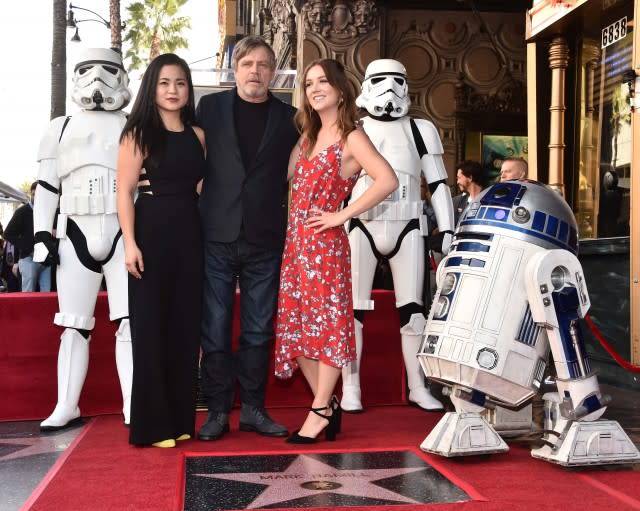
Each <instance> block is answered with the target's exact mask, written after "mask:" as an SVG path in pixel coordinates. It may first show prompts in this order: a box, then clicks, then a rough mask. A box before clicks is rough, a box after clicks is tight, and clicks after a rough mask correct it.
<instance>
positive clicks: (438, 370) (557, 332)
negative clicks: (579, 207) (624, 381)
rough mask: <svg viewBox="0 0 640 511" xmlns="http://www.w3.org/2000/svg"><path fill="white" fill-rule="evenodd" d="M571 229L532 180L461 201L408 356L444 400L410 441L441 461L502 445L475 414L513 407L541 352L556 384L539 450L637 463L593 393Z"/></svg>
mask: <svg viewBox="0 0 640 511" xmlns="http://www.w3.org/2000/svg"><path fill="white" fill-rule="evenodd" d="M577 251H578V236H577V225H576V222H575V218H574V216H573V213H572V211H571V209H570V208H569V206H568V205H567V203H566V202H565V201H564V200H563V198H562V197H561V196H560V195H559V194H557V193H556V192H554V191H553V190H552V189H551V188H549V187H547V186H545V185H543V184H540V183H538V182H536V181H530V180H521V181H506V182H503V183H498V184H494V185H493V186H491V187H490V188H488V189H487V190H485V191H484V192H482V193H481V194H480V195H479V196H478V197H476V198H475V199H474V201H473V202H471V203H470V204H469V206H468V208H467V210H466V212H465V213H464V216H463V217H462V219H461V222H460V224H459V226H458V229H457V230H456V233H455V236H454V240H453V242H452V244H451V248H450V251H449V254H448V255H447V256H446V257H445V258H444V259H443V260H442V262H441V263H440V266H439V268H438V272H437V284H438V289H437V292H436V295H435V298H434V305H433V307H432V309H431V312H430V314H429V318H428V322H427V326H426V329H425V335H424V341H423V343H422V346H421V347H420V352H419V354H418V359H419V361H420V364H421V366H422V368H423V370H424V372H425V374H426V375H427V376H428V377H429V378H430V379H434V380H436V381H439V382H441V383H443V384H444V385H446V386H447V389H448V390H449V392H448V394H449V395H450V397H451V400H452V402H453V404H454V406H455V412H449V413H447V414H445V416H444V417H443V418H442V419H441V420H440V422H439V423H438V424H437V425H436V426H435V428H434V429H433V430H432V431H431V433H430V434H429V435H428V436H427V438H426V439H425V440H424V442H423V443H422V445H421V446H420V447H421V449H422V450H424V451H427V452H432V453H435V454H440V455H443V456H447V457H453V456H465V455H475V454H488V453H496V452H506V451H508V446H507V445H506V443H505V442H504V440H503V439H502V438H501V437H500V435H498V433H497V432H496V431H495V429H494V428H493V427H492V425H491V424H490V423H489V422H488V421H487V420H486V419H485V418H486V414H485V412H486V410H487V409H492V408H496V407H504V408H506V409H518V408H521V407H522V406H524V405H525V404H526V403H527V402H528V401H530V399H531V398H532V397H533V396H534V395H535V394H537V392H538V391H539V389H540V386H541V383H542V380H543V377H544V373H545V368H546V365H547V360H548V355H549V349H551V352H552V353H553V360H554V365H555V369H556V373H557V378H556V383H557V386H558V392H551V393H547V394H545V395H544V396H543V400H544V403H545V404H544V423H545V424H544V438H543V442H544V446H543V447H541V448H539V449H535V450H534V451H532V455H533V456H534V457H538V458H541V459H545V460H547V461H550V462H553V463H558V464H561V465H566V466H573V465H591V464H609V463H629V462H635V461H640V454H639V453H638V451H637V449H636V448H635V446H634V445H633V443H632V442H631V440H630V439H629V437H628V436H627V435H626V433H625V432H624V431H623V430H622V428H621V427H620V426H619V425H618V424H617V423H616V422H614V421H605V420H598V419H599V418H600V417H601V416H602V414H603V413H604V411H605V408H606V404H607V403H608V402H609V398H608V397H607V396H605V395H603V394H601V392H600V389H599V386H598V382H597V379H596V376H595V374H594V372H593V371H592V370H591V368H590V363H589V358H588V356H587V352H586V349H585V345H584V341H583V339H582V336H581V331H580V326H579V319H580V318H583V317H584V315H585V314H586V312H587V310H588V309H589V305H590V302H589V295H588V292H587V286H586V281H585V277H584V273H583V271H582V267H581V265H580V263H579V261H578V259H577V257H576V254H577Z"/></svg>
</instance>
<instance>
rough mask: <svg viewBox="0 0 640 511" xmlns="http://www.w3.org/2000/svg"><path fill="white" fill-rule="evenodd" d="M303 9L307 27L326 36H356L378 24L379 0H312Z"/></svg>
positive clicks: (342, 38)
mask: <svg viewBox="0 0 640 511" xmlns="http://www.w3.org/2000/svg"><path fill="white" fill-rule="evenodd" d="M301 12H302V23H303V25H304V28H305V30H307V31H310V32H315V33H316V34H320V35H321V36H322V37H324V38H325V39H338V40H350V39H355V38H356V37H358V36H360V35H364V34H367V33H369V32H371V31H373V30H375V29H376V27H377V23H378V8H377V7H376V4H375V0H334V1H329V0H309V1H308V2H306V3H305V4H304V5H303V6H302V11H301Z"/></svg>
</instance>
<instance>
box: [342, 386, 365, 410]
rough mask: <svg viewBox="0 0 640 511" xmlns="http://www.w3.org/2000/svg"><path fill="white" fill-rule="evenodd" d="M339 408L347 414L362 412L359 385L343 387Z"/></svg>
mask: <svg viewBox="0 0 640 511" xmlns="http://www.w3.org/2000/svg"><path fill="white" fill-rule="evenodd" d="M340 408H342V410H343V411H345V412H347V413H360V412H362V401H361V399H360V386H359V385H343V386H342V399H341V400H340Z"/></svg>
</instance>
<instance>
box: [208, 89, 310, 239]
mask: <svg viewBox="0 0 640 511" xmlns="http://www.w3.org/2000/svg"><path fill="white" fill-rule="evenodd" d="M235 96H236V89H232V90H228V91H224V92H218V93H214V94H208V95H206V96H204V97H203V98H202V99H200V103H199V104H198V110H197V120H198V124H199V126H201V127H202V128H203V129H204V131H205V135H206V141H207V169H206V171H205V177H204V182H203V187H202V195H201V196H200V212H201V215H202V225H203V233H204V238H205V240H206V241H217V242H223V243H231V242H233V241H236V240H237V239H238V236H239V234H240V229H241V227H242V228H243V235H244V238H245V239H246V240H247V241H248V242H250V243H252V244H255V245H258V246H261V247H265V248H274V249H281V248H282V244H283V243H284V235H285V225H286V208H287V201H286V193H287V167H288V164H289V155H290V153H291V150H292V149H293V146H294V145H295V143H296V141H297V140H298V137H299V134H298V132H297V130H296V128H295V126H294V122H293V116H294V114H295V112H296V110H295V108H293V107H292V106H291V105H287V104H286V103H283V102H282V101H280V100H279V99H277V98H275V97H273V96H272V95H271V94H270V99H269V101H270V107H269V116H268V119H267V125H266V127H265V132H264V135H263V137H262V141H261V142H260V145H259V147H258V152H257V153H256V156H255V158H254V161H253V163H252V164H251V165H250V166H249V168H245V166H244V163H243V162H242V155H241V154H240V149H239V146H238V140H237V137H236V127H235V122H234V117H233V102H234V98H235Z"/></svg>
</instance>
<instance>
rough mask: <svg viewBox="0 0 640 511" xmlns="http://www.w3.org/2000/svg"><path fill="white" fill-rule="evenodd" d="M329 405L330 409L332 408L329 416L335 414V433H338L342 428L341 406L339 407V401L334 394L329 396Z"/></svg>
mask: <svg viewBox="0 0 640 511" xmlns="http://www.w3.org/2000/svg"><path fill="white" fill-rule="evenodd" d="M329 406H331V409H332V410H333V414H332V415H331V417H333V416H335V419H334V420H335V423H336V427H335V428H336V433H340V431H341V430H342V408H340V402H339V401H338V398H337V397H336V396H335V394H334V395H333V396H332V397H331V403H330V404H329Z"/></svg>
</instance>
